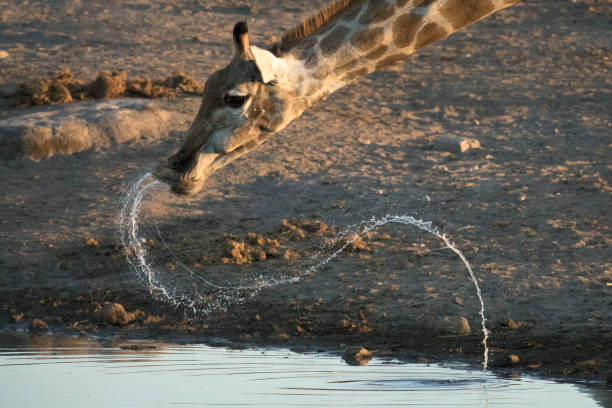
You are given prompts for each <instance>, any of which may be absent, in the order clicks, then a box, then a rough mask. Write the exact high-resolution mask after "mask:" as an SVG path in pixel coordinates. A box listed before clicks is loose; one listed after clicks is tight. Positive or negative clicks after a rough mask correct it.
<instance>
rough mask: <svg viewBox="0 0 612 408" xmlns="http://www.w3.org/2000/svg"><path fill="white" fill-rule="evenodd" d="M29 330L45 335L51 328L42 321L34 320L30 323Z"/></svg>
mask: <svg viewBox="0 0 612 408" xmlns="http://www.w3.org/2000/svg"><path fill="white" fill-rule="evenodd" d="M28 329H29V331H30V333H44V332H46V331H48V330H49V326H47V323H45V322H44V321H42V320H40V319H34V320H32V321H31V322H30V327H29V328H28Z"/></svg>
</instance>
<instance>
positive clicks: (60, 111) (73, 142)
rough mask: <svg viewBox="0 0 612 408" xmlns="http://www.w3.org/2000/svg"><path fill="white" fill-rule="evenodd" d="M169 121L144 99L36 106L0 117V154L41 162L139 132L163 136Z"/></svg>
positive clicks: (166, 115) (118, 141)
mask: <svg viewBox="0 0 612 408" xmlns="http://www.w3.org/2000/svg"><path fill="white" fill-rule="evenodd" d="M45 92H47V91H45ZM58 92H59V91H58ZM62 92H63V91H62ZM47 93H48V92H47ZM45 95H47V94H45ZM169 119H170V114H169V113H168V112H166V111H162V110H160V109H158V108H156V107H155V105H154V104H153V103H152V102H149V101H145V100H143V99H119V100H115V101H108V102H79V103H74V104H70V105H60V106H57V107H54V108H52V109H49V108H36V111H35V112H31V113H26V114H22V115H18V116H14V117H11V118H8V119H5V120H0V157H1V158H4V159H16V158H22V157H27V158H29V159H32V160H41V159H44V158H47V157H51V156H53V155H55V154H74V153H78V152H81V151H83V150H86V149H89V148H91V147H97V148H101V147H109V146H111V145H113V144H115V143H122V142H125V141H128V140H133V139H137V138H139V137H141V136H143V135H161V134H164V133H165V132H166V131H167V130H168V128H169V126H168V125H169Z"/></svg>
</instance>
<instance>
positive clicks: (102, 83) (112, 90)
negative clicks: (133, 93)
mask: <svg viewBox="0 0 612 408" xmlns="http://www.w3.org/2000/svg"><path fill="white" fill-rule="evenodd" d="M126 81H127V74H126V73H125V71H117V72H107V71H102V72H100V74H99V75H98V77H97V78H96V80H95V81H93V82H92V83H91V85H89V89H88V90H87V94H88V95H89V96H91V97H92V98H98V99H101V98H105V99H109V98H118V97H120V96H121V95H123V93H124V92H125V91H126V89H127V88H126Z"/></svg>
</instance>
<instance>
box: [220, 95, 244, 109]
mask: <svg viewBox="0 0 612 408" xmlns="http://www.w3.org/2000/svg"><path fill="white" fill-rule="evenodd" d="M247 99H249V96H248V95H229V94H226V95H225V96H224V97H223V104H224V105H226V106H229V107H230V108H232V109H238V108H242V106H243V105H244V104H245V103H246V101H247Z"/></svg>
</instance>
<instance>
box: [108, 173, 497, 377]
mask: <svg viewBox="0 0 612 408" xmlns="http://www.w3.org/2000/svg"><path fill="white" fill-rule="evenodd" d="M151 178H152V175H151V173H146V174H145V175H143V176H142V177H140V178H139V179H137V180H136V181H134V182H133V183H132V184H130V185H129V187H128V189H127V190H126V193H125V194H124V195H123V197H122V198H121V201H120V206H119V234H120V237H121V242H122V244H123V246H124V248H125V253H126V256H127V259H128V263H129V264H130V266H131V267H132V269H133V270H134V271H135V272H136V273H137V275H138V276H139V277H140V279H141V280H142V281H143V283H144V284H145V285H146V287H147V288H148V289H149V291H150V292H151V294H152V295H154V296H156V297H157V298H160V299H162V300H165V301H167V302H169V303H171V304H173V305H175V306H179V305H182V306H185V307H187V308H190V309H192V310H193V311H194V312H205V313H207V312H210V311H212V310H214V309H217V308H220V307H223V306H222V305H223V304H224V305H225V307H227V306H228V305H230V304H232V303H241V302H243V301H245V300H246V299H248V298H250V297H253V296H255V295H256V294H257V293H258V292H259V291H260V290H261V289H263V288H269V287H274V286H278V285H282V284H287V283H295V282H299V281H300V280H302V279H304V278H305V277H306V276H308V275H311V274H313V273H315V272H316V271H317V270H319V269H320V268H321V267H323V266H324V265H326V264H328V263H329V262H331V261H332V260H334V259H335V258H336V257H337V256H338V255H339V254H340V253H342V251H344V250H345V249H346V248H347V247H348V246H349V245H350V244H351V243H353V242H354V241H355V240H357V239H358V238H359V237H360V236H361V235H363V234H366V233H368V232H370V231H373V230H375V229H377V228H379V227H381V226H383V225H386V224H389V223H397V224H404V225H412V226H414V227H416V228H418V229H420V230H422V231H426V232H429V233H430V234H432V235H434V236H436V237H437V238H439V239H440V240H441V241H442V242H443V243H444V246H445V247H446V248H448V249H450V250H451V251H452V252H454V253H455V254H456V255H457V256H458V257H459V259H461V261H462V262H463V264H464V265H465V267H466V269H467V270H468V273H469V276H470V278H471V280H472V282H473V283H474V287H475V288H476V294H477V296H478V300H479V302H480V312H479V314H480V318H481V324H482V333H483V340H482V344H483V346H484V359H483V370H486V369H487V366H488V362H489V348H488V345H487V341H488V338H489V330H488V329H487V327H486V320H487V319H486V318H485V307H484V300H483V298H482V292H481V290H480V286H479V285H478V279H477V278H476V275H475V273H474V271H473V270H472V267H471V265H470V263H469V262H468V260H467V259H466V257H465V256H464V255H463V253H462V252H461V251H460V250H459V249H458V248H457V247H456V246H455V244H454V243H453V242H451V241H450V239H449V237H448V236H447V235H446V234H443V233H441V232H440V230H439V229H438V228H436V227H435V226H433V225H432V223H431V221H423V220H420V219H417V218H414V217H413V216H411V215H386V216H384V217H381V218H376V217H372V218H371V219H370V220H367V221H363V222H360V223H357V224H354V225H351V226H349V227H348V228H346V229H345V231H344V232H341V233H340V234H339V239H344V243H343V245H342V246H340V248H338V249H337V250H336V251H334V252H333V253H332V254H331V255H327V256H326V252H325V250H324V249H321V250H320V251H319V252H318V253H317V254H316V255H315V256H314V257H313V258H314V259H318V258H323V259H322V260H320V261H319V262H315V263H314V264H312V265H311V266H310V267H308V268H305V269H304V270H303V271H302V272H301V273H299V274H298V275H297V276H285V277H280V278H270V277H268V278H264V277H263V276H259V277H258V278H257V280H256V281H255V282H254V283H251V284H249V283H246V284H242V285H235V286H224V285H220V284H217V283H213V282H211V281H210V280H208V279H206V278H204V277H203V276H201V275H200V274H198V273H196V272H194V271H193V270H192V269H190V268H189V267H188V266H186V265H185V264H184V263H182V262H181V261H180V260H179V259H178V257H177V256H176V255H175V254H174V252H172V250H171V249H170V248H169V247H168V245H167V244H166V242H165V241H164V240H163V237H162V236H161V233H160V232H159V229H158V228H157V225H156V231H157V235H158V238H159V239H160V241H161V242H162V243H163V245H164V246H165V248H166V250H167V251H168V252H169V253H170V255H171V256H172V257H173V258H175V260H176V261H177V262H176V263H177V265H178V266H180V267H181V268H183V269H184V270H185V271H187V272H189V274H190V276H191V277H192V278H194V279H197V280H198V281H200V282H201V283H202V284H203V285H205V286H208V287H210V288H212V289H213V290H215V291H216V294H217V296H219V299H220V300H221V301H219V300H217V301H215V302H211V301H209V300H203V299H205V298H206V297H205V296H202V295H200V294H199V293H197V292H196V293H195V294H193V295H192V296H188V295H185V294H177V293H175V292H176V291H175V289H174V288H167V287H166V285H165V284H164V282H163V281H162V280H161V279H160V277H159V274H158V271H156V270H155V269H154V268H153V267H152V266H151V265H150V263H149V262H148V261H147V251H146V248H145V247H144V246H143V243H142V239H141V238H140V237H139V228H138V216H139V215H140V207H141V204H142V200H143V199H144V198H145V193H146V192H147V190H148V189H150V188H151V187H153V186H155V185H157V184H159V183H160V182H159V181H158V180H156V179H152V180H150V179H151ZM147 180H149V181H147ZM355 231H357V232H355Z"/></svg>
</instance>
